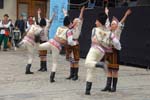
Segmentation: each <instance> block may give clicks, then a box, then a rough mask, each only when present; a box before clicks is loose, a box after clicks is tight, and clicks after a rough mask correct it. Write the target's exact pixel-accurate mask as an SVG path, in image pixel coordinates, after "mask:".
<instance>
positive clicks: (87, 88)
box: [85, 82, 92, 95]
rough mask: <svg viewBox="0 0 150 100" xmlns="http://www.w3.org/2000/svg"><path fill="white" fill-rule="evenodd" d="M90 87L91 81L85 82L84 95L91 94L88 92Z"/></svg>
mask: <svg viewBox="0 0 150 100" xmlns="http://www.w3.org/2000/svg"><path fill="white" fill-rule="evenodd" d="M91 87H92V82H86V91H85V95H91V93H90V91H91Z"/></svg>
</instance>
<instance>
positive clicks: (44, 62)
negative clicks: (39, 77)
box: [38, 61, 47, 72]
mask: <svg viewBox="0 0 150 100" xmlns="http://www.w3.org/2000/svg"><path fill="white" fill-rule="evenodd" d="M38 71H41V72H45V71H47V62H46V61H41V68H40V69H39V70H38Z"/></svg>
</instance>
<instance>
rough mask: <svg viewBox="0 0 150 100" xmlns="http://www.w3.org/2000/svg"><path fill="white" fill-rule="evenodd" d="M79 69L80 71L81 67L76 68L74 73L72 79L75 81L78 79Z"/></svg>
mask: <svg viewBox="0 0 150 100" xmlns="http://www.w3.org/2000/svg"><path fill="white" fill-rule="evenodd" d="M78 71H79V68H74V75H73V78H72V80H74V81H76V80H78Z"/></svg>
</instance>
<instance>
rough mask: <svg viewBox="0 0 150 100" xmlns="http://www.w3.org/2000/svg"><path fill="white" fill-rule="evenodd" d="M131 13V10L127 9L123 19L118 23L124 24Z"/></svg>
mask: <svg viewBox="0 0 150 100" xmlns="http://www.w3.org/2000/svg"><path fill="white" fill-rule="evenodd" d="M131 12H132V11H131V9H128V10H127V11H126V12H125V14H124V16H123V18H122V19H121V21H120V23H124V22H125V20H126V18H127V17H128V15H130V14H131Z"/></svg>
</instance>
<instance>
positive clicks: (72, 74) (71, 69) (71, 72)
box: [66, 67, 74, 80]
mask: <svg viewBox="0 0 150 100" xmlns="http://www.w3.org/2000/svg"><path fill="white" fill-rule="evenodd" d="M73 77H74V68H73V67H70V76H69V77H67V78H66V79H68V80H70V79H71V78H73Z"/></svg>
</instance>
